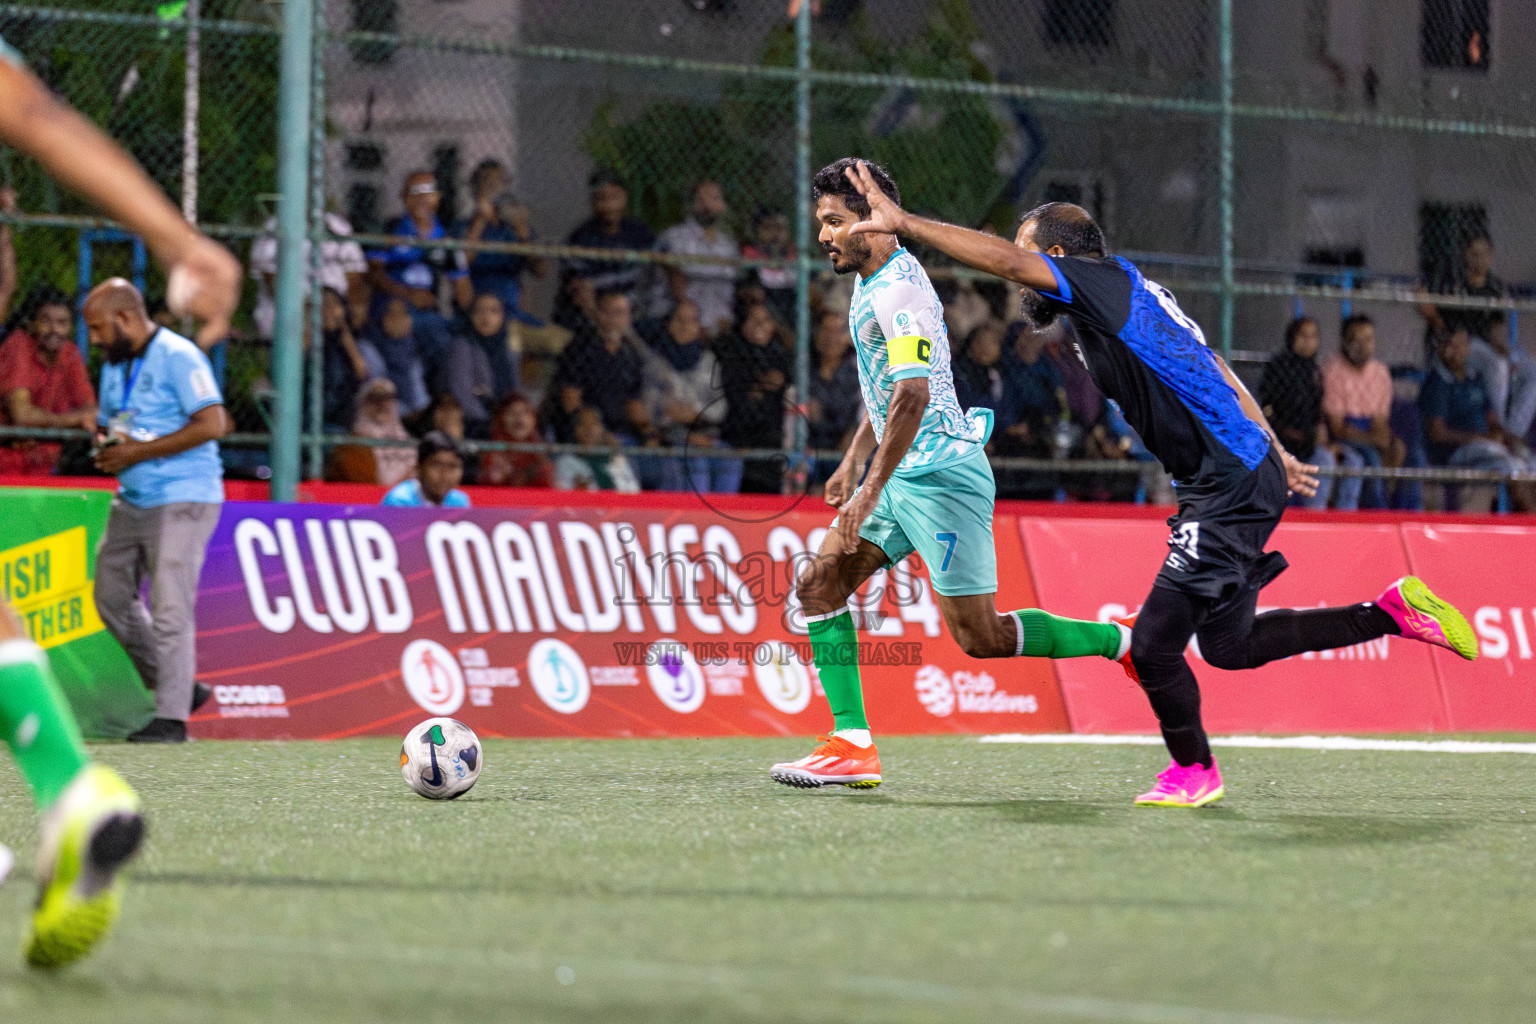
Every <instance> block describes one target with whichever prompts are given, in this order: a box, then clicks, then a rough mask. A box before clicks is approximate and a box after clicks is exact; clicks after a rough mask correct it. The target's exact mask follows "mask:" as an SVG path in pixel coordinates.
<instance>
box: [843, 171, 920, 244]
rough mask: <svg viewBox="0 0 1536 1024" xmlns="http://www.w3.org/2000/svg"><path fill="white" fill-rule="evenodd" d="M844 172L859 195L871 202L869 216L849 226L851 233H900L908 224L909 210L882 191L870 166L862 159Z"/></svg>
mask: <svg viewBox="0 0 1536 1024" xmlns="http://www.w3.org/2000/svg"><path fill="white" fill-rule="evenodd" d="M844 173H846V174H847V175H848V180H849V182H851V183H852V185H853V187H854V188H856V189H858V190H859V195H861V196H863V197H864V201H865V202H867V203H869V216H868V217H865V218H864V219H863V220H861V221H859V222H858V223H857V224H855V225H853V227H851V228H849V229H848V232H849V234H854V235H864V234H870V233H878V234H882V235H895V234H900V233H901V230H902V228H903V227H904V225H905V224H906V219H907V212H906V211H905V210H903V209H902V208H901V207H900V206H897V205H896V203H895V201H893V200H892V199H891V197H890V196H888V195H886V194H885V193H884V192H882V191H880V186H879V185H877V184H876V183H875V179H874V176H873V175H872V174H870V173H869V167H868V166H867V165H866V164H865V163H864V161H862V160H860V161H859V162H858V163H856V164H854V165H853V166H852V167H850V168H848V170H847V171H846V172H844Z"/></svg>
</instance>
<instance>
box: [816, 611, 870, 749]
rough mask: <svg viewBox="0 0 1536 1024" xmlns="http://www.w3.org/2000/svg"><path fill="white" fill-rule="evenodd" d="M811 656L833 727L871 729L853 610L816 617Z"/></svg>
mask: <svg viewBox="0 0 1536 1024" xmlns="http://www.w3.org/2000/svg"><path fill="white" fill-rule="evenodd" d="M807 626H808V627H809V629H810V633H811V656H812V657H814V658H815V659H816V672H817V674H818V675H820V676H821V688H822V689H823V690H825V691H826V692H827V704H828V706H830V707H831V708H832V728H834V729H868V728H869V723H868V722H866V721H865V720H864V687H863V686H862V685H861V684H860V683H859V641H858V636H857V635H856V634H855V633H854V631H853V614H852V613H851V612H849V611H847V610H846V609H845V610H843V611H841V612H839V613H838V614H836V615H834V616H832V617H831V618H830V619H813V620H811V621H810V622H809V623H807Z"/></svg>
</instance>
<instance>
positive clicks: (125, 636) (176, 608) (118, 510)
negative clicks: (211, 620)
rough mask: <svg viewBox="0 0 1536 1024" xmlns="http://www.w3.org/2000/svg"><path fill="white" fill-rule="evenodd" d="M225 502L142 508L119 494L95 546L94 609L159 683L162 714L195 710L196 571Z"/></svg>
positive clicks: (152, 685) (153, 684) (151, 683)
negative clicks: (146, 583) (146, 589)
mask: <svg viewBox="0 0 1536 1024" xmlns="http://www.w3.org/2000/svg"><path fill="white" fill-rule="evenodd" d="M221 507H222V506H220V505H214V504H208V503H205V502H191V501H184V502H176V503H173V504H170V505H161V506H159V507H157V508H138V507H136V506H134V505H130V504H129V503H128V502H126V501H123V500H122V499H120V498H119V499H114V500H113V502H112V514H111V515H110V516H109V517H108V518H107V532H106V535H105V536H104V537H103V538H102V541H101V548H100V550H99V551H97V553H96V610H97V611H98V612H99V613H100V614H101V621H102V622H103V623H105V624H106V627H107V629H108V631H110V632H111V634H112V635H113V636H114V637H116V638H117V642H118V643H120V644H122V645H123V650H125V651H127V652H128V657H129V658H131V659H133V664H134V667H135V668H137V669H138V670H139V675H140V676H141V677H142V678H143V680H144V685H145V686H147V687H149V689H151V690H153V691H154V693H155V716H156V717H157V718H174V719H177V720H178V721H186V719H187V716H188V715H189V714H190V713H191V710H192V687H193V685H194V684H195V682H196V678H197V618H196V608H197V578H198V576H200V575H201V574H202V571H203V556H204V554H206V552H207V550H208V539H209V538H210V537H212V536H213V528H214V527H215V526H217V525H218V523H219V509H220V508H221ZM145 577H148V578H149V581H150V584H149V605H150V606H149V607H148V608H145V607H144V601H143V598H142V596H141V595H142V591H143V587H144V580H145Z"/></svg>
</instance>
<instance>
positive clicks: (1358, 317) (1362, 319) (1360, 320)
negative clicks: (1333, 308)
mask: <svg viewBox="0 0 1536 1024" xmlns="http://www.w3.org/2000/svg"><path fill="white" fill-rule="evenodd" d="M1367 324H1369V325H1370V326H1372V327H1374V326H1376V321H1374V320H1372V319H1371V318H1370V317H1368V316H1366V315H1365V314H1364V313H1355V314H1353V315H1351V316H1347V317H1345V318H1344V322H1343V323H1342V324H1340V325H1339V339H1340V340H1341V341H1342V340H1343V339H1345V338H1347V337H1349V336H1350V334H1352V333H1353V332H1354V330H1355V328H1356V327H1364V326H1366V325H1367Z"/></svg>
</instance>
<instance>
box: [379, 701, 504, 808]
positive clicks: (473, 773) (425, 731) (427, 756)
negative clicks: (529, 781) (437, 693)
mask: <svg viewBox="0 0 1536 1024" xmlns="http://www.w3.org/2000/svg"><path fill="white" fill-rule="evenodd" d="M483 764H484V758H483V756H482V754H481V750H480V738H479V737H478V736H476V735H475V732H474V730H473V729H471V728H470V727H469V726H467V725H465V724H464V723H463V722H460V721H457V720H456V719H452V718H429V719H427V720H426V721H425V722H422V723H421V724H420V725H418V726H417V727H416V728H414V729H412V730H411V731H410V732H408V733H406V734H405V742H404V743H402V744H401V745H400V774H401V775H403V776H405V784H406V785H407V786H410V787H411V788H412V789H414V790H415V791H416V792H418V793H420V794H421V795H422V796H424V797H426V798H427V799H428V800H453V799H455V798H456V797H461V796H463V795H464V794H465V793H468V792H469V789H470V787H471V786H473V785H474V784H475V780H476V779H478V778H479V777H480V768H481V766H482V765H483Z"/></svg>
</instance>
